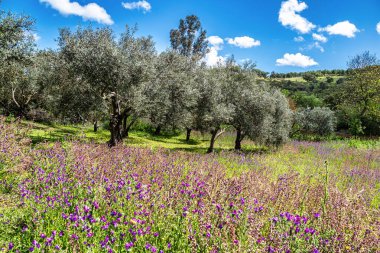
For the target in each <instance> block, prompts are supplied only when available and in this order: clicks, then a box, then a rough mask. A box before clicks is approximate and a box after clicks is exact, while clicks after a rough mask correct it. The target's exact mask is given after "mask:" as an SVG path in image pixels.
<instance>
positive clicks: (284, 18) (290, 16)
mask: <svg viewBox="0 0 380 253" xmlns="http://www.w3.org/2000/svg"><path fill="white" fill-rule="evenodd" d="M305 9H307V4H306V3H305V2H298V0H288V1H284V2H282V4H281V9H280V12H279V17H278V20H279V22H280V23H281V24H282V25H283V26H286V27H290V28H291V29H293V30H297V31H299V32H300V33H309V32H310V31H311V30H313V29H314V28H315V27H316V26H315V25H314V24H313V23H311V22H310V21H308V20H307V19H306V18H304V17H302V16H301V15H299V14H298V13H300V12H302V11H303V10H305Z"/></svg>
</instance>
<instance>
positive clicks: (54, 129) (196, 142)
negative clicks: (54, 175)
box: [22, 121, 380, 153]
mask: <svg viewBox="0 0 380 253" xmlns="http://www.w3.org/2000/svg"><path fill="white" fill-rule="evenodd" d="M22 125H24V126H25V127H27V126H28V127H29V128H30V131H29V133H28V135H29V137H30V138H31V139H32V142H33V143H34V144H37V143H40V142H56V141H61V142H64V141H71V140H78V139H81V140H85V141H90V142H95V143H106V142H107V141H108V140H109V137H110V133H109V131H108V130H106V129H102V128H99V130H98V132H96V133H95V132H94V131H93V128H92V126H91V125H60V124H41V123H36V122H29V121H23V122H22ZM209 141H210V135H209V134H208V133H205V134H201V133H200V132H195V131H193V132H192V135H191V140H190V141H189V142H186V136H185V133H177V134H165V133H164V134H163V135H160V136H156V135H153V134H152V133H150V132H146V131H142V130H135V131H131V132H130V134H129V137H128V138H126V139H125V140H124V144H125V145H128V146H135V147H146V148H152V149H157V148H166V149H171V150H178V151H187V152H194V153H205V152H206V151H207V148H208V146H209ZM234 142H235V134H234V133H233V131H232V129H231V130H230V131H227V132H226V133H224V134H223V135H222V136H221V137H220V138H218V139H217V141H216V143H215V151H216V152H220V151H223V150H232V149H233V147H234ZM324 142H328V143H329V145H330V146H331V147H332V148H340V147H352V148H357V149H379V148H380V139H379V138H377V139H372V140H363V139H359V138H352V139H344V140H334V139H332V140H328V139H327V140H324ZM242 145H243V150H244V152H254V153H256V152H265V151H267V150H268V149H267V148H266V147H262V146H258V145H256V144H255V143H254V142H253V141H250V140H248V139H246V140H244V141H243V142H242Z"/></svg>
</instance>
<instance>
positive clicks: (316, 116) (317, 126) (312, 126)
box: [294, 107, 337, 135]
mask: <svg viewBox="0 0 380 253" xmlns="http://www.w3.org/2000/svg"><path fill="white" fill-rule="evenodd" d="M336 123H337V119H336V117H335V114H334V112H333V111H331V109H329V108H327V107H315V108H314V109H309V108H307V109H301V110H297V111H296V112H295V113H294V128H295V130H298V131H301V132H304V133H312V134H319V135H329V134H332V133H333V132H334V131H335V128H336Z"/></svg>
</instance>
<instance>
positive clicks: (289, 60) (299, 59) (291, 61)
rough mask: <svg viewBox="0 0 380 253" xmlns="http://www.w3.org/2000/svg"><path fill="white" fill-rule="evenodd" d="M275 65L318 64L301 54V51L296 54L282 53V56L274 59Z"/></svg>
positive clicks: (299, 65) (307, 65)
mask: <svg viewBox="0 0 380 253" xmlns="http://www.w3.org/2000/svg"><path fill="white" fill-rule="evenodd" d="M276 65H277V66H295V67H302V68H306V67H311V66H315V65H318V63H317V62H316V61H315V60H314V59H312V58H310V57H309V56H306V55H303V54H301V53H297V54H289V53H286V54H284V56H283V58H281V59H277V60H276Z"/></svg>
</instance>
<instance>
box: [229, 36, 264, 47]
mask: <svg viewBox="0 0 380 253" xmlns="http://www.w3.org/2000/svg"><path fill="white" fill-rule="evenodd" d="M226 40H227V43H228V44H230V45H234V46H237V47H240V48H251V47H257V46H260V45H261V42H260V41H259V40H255V39H254V38H251V37H248V36H243V37H235V38H234V39H231V38H227V39H226Z"/></svg>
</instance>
